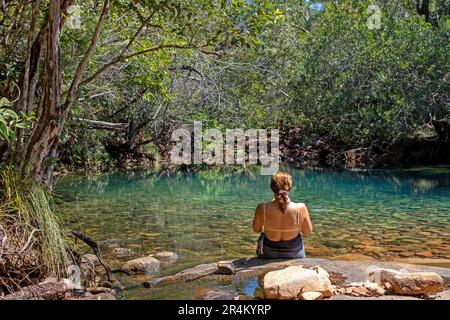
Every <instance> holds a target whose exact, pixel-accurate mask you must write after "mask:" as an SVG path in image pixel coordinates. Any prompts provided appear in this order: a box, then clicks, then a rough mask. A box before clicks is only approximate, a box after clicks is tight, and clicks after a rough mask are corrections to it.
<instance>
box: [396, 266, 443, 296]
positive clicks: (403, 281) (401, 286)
mask: <svg viewBox="0 0 450 320" xmlns="http://www.w3.org/2000/svg"><path fill="white" fill-rule="evenodd" d="M391 284H392V288H393V290H394V292H395V293H396V294H400V295H414V296H415V295H430V294H433V293H436V292H438V291H440V290H442V288H443V287H444V280H443V279H442V277H441V276H440V275H438V274H437V273H434V272H417V273H410V274H402V275H396V276H395V277H394V282H393V283H391Z"/></svg>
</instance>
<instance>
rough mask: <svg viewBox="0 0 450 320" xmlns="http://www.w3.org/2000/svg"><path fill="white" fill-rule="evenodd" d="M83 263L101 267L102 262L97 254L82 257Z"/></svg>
mask: <svg viewBox="0 0 450 320" xmlns="http://www.w3.org/2000/svg"><path fill="white" fill-rule="evenodd" d="M81 263H91V264H93V265H94V266H98V265H100V260H99V259H98V257H97V256H96V255H95V254H92V253H88V254H85V255H83V256H82V257H81Z"/></svg>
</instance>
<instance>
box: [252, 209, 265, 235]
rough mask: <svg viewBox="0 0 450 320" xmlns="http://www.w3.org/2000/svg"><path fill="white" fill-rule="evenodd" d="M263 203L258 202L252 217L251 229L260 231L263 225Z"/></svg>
mask: <svg viewBox="0 0 450 320" xmlns="http://www.w3.org/2000/svg"><path fill="white" fill-rule="evenodd" d="M263 206H264V203H260V204H258V206H257V207H256V210H255V216H254V217H253V231H255V232H261V231H262V227H263V214H264V211H263V210H264V209H263Z"/></svg>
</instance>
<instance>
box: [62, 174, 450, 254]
mask: <svg viewBox="0 0 450 320" xmlns="http://www.w3.org/2000/svg"><path fill="white" fill-rule="evenodd" d="M287 170H288V171H289V172H290V173H291V174H292V175H293V177H294V181H295V186H294V189H293V191H292V198H293V200H294V201H301V202H305V203H306V204H307V205H308V207H309V209H310V213H311V218H312V220H313V223H314V225H315V234H314V236H312V237H311V238H308V239H307V240H306V247H307V253H308V254H309V255H310V256H323V257H326V256H341V255H349V254H364V255H366V256H373V257H375V258H377V259H392V258H395V257H412V256H417V257H433V258H450V240H449V235H450V201H449V199H450V169H449V168H447V167H438V168H432V169H428V168H421V169H412V170H402V171H371V172H357V173H356V172H347V171H301V170H294V169H289V168H288V169H287ZM258 173H259V171H258V170H257V168H256V169H255V168H250V169H236V170H233V171H224V170H220V169H215V170H209V171H204V172H200V173H197V174H182V173H176V174H162V173H161V172H159V173H152V172H134V173H127V174H125V173H112V174H96V175H92V176H81V175H71V176H66V177H62V178H61V179H60V180H59V181H58V184H57V188H56V190H57V195H58V198H59V199H61V202H60V208H61V210H60V211H61V212H62V214H63V216H64V219H65V220H66V221H67V222H68V223H69V225H71V226H72V227H73V228H78V229H82V230H84V231H85V232H86V233H88V234H89V235H91V236H92V237H94V238H96V239H98V240H108V239H109V240H110V239H116V240H114V241H115V243H116V245H123V246H128V247H130V248H133V249H134V250H135V251H137V252H138V253H143V254H147V253H150V252H154V251H157V250H173V251H177V252H178V253H179V254H180V255H181V257H182V261H183V262H184V263H194V262H198V261H200V260H201V261H215V260H217V259H225V258H237V257H241V256H248V255H252V254H253V253H254V250H255V245H254V242H255V239H256V236H255V235H254V234H253V233H252V231H251V228H250V225H251V220H252V217H253V210H254V208H255V207H256V205H257V204H258V202H260V201H269V200H270V199H271V196H272V195H271V192H270V189H269V187H268V182H269V181H268V180H269V178H268V177H265V176H259V175H258Z"/></svg>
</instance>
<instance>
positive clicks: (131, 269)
mask: <svg viewBox="0 0 450 320" xmlns="http://www.w3.org/2000/svg"><path fill="white" fill-rule="evenodd" d="M160 267H161V263H160V262H159V261H158V260H157V259H155V258H153V257H143V258H138V259H134V260H130V261H128V262H127V263H125V264H124V265H123V266H122V270H123V271H124V272H126V273H129V274H152V273H156V272H158V271H159V270H160Z"/></svg>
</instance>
